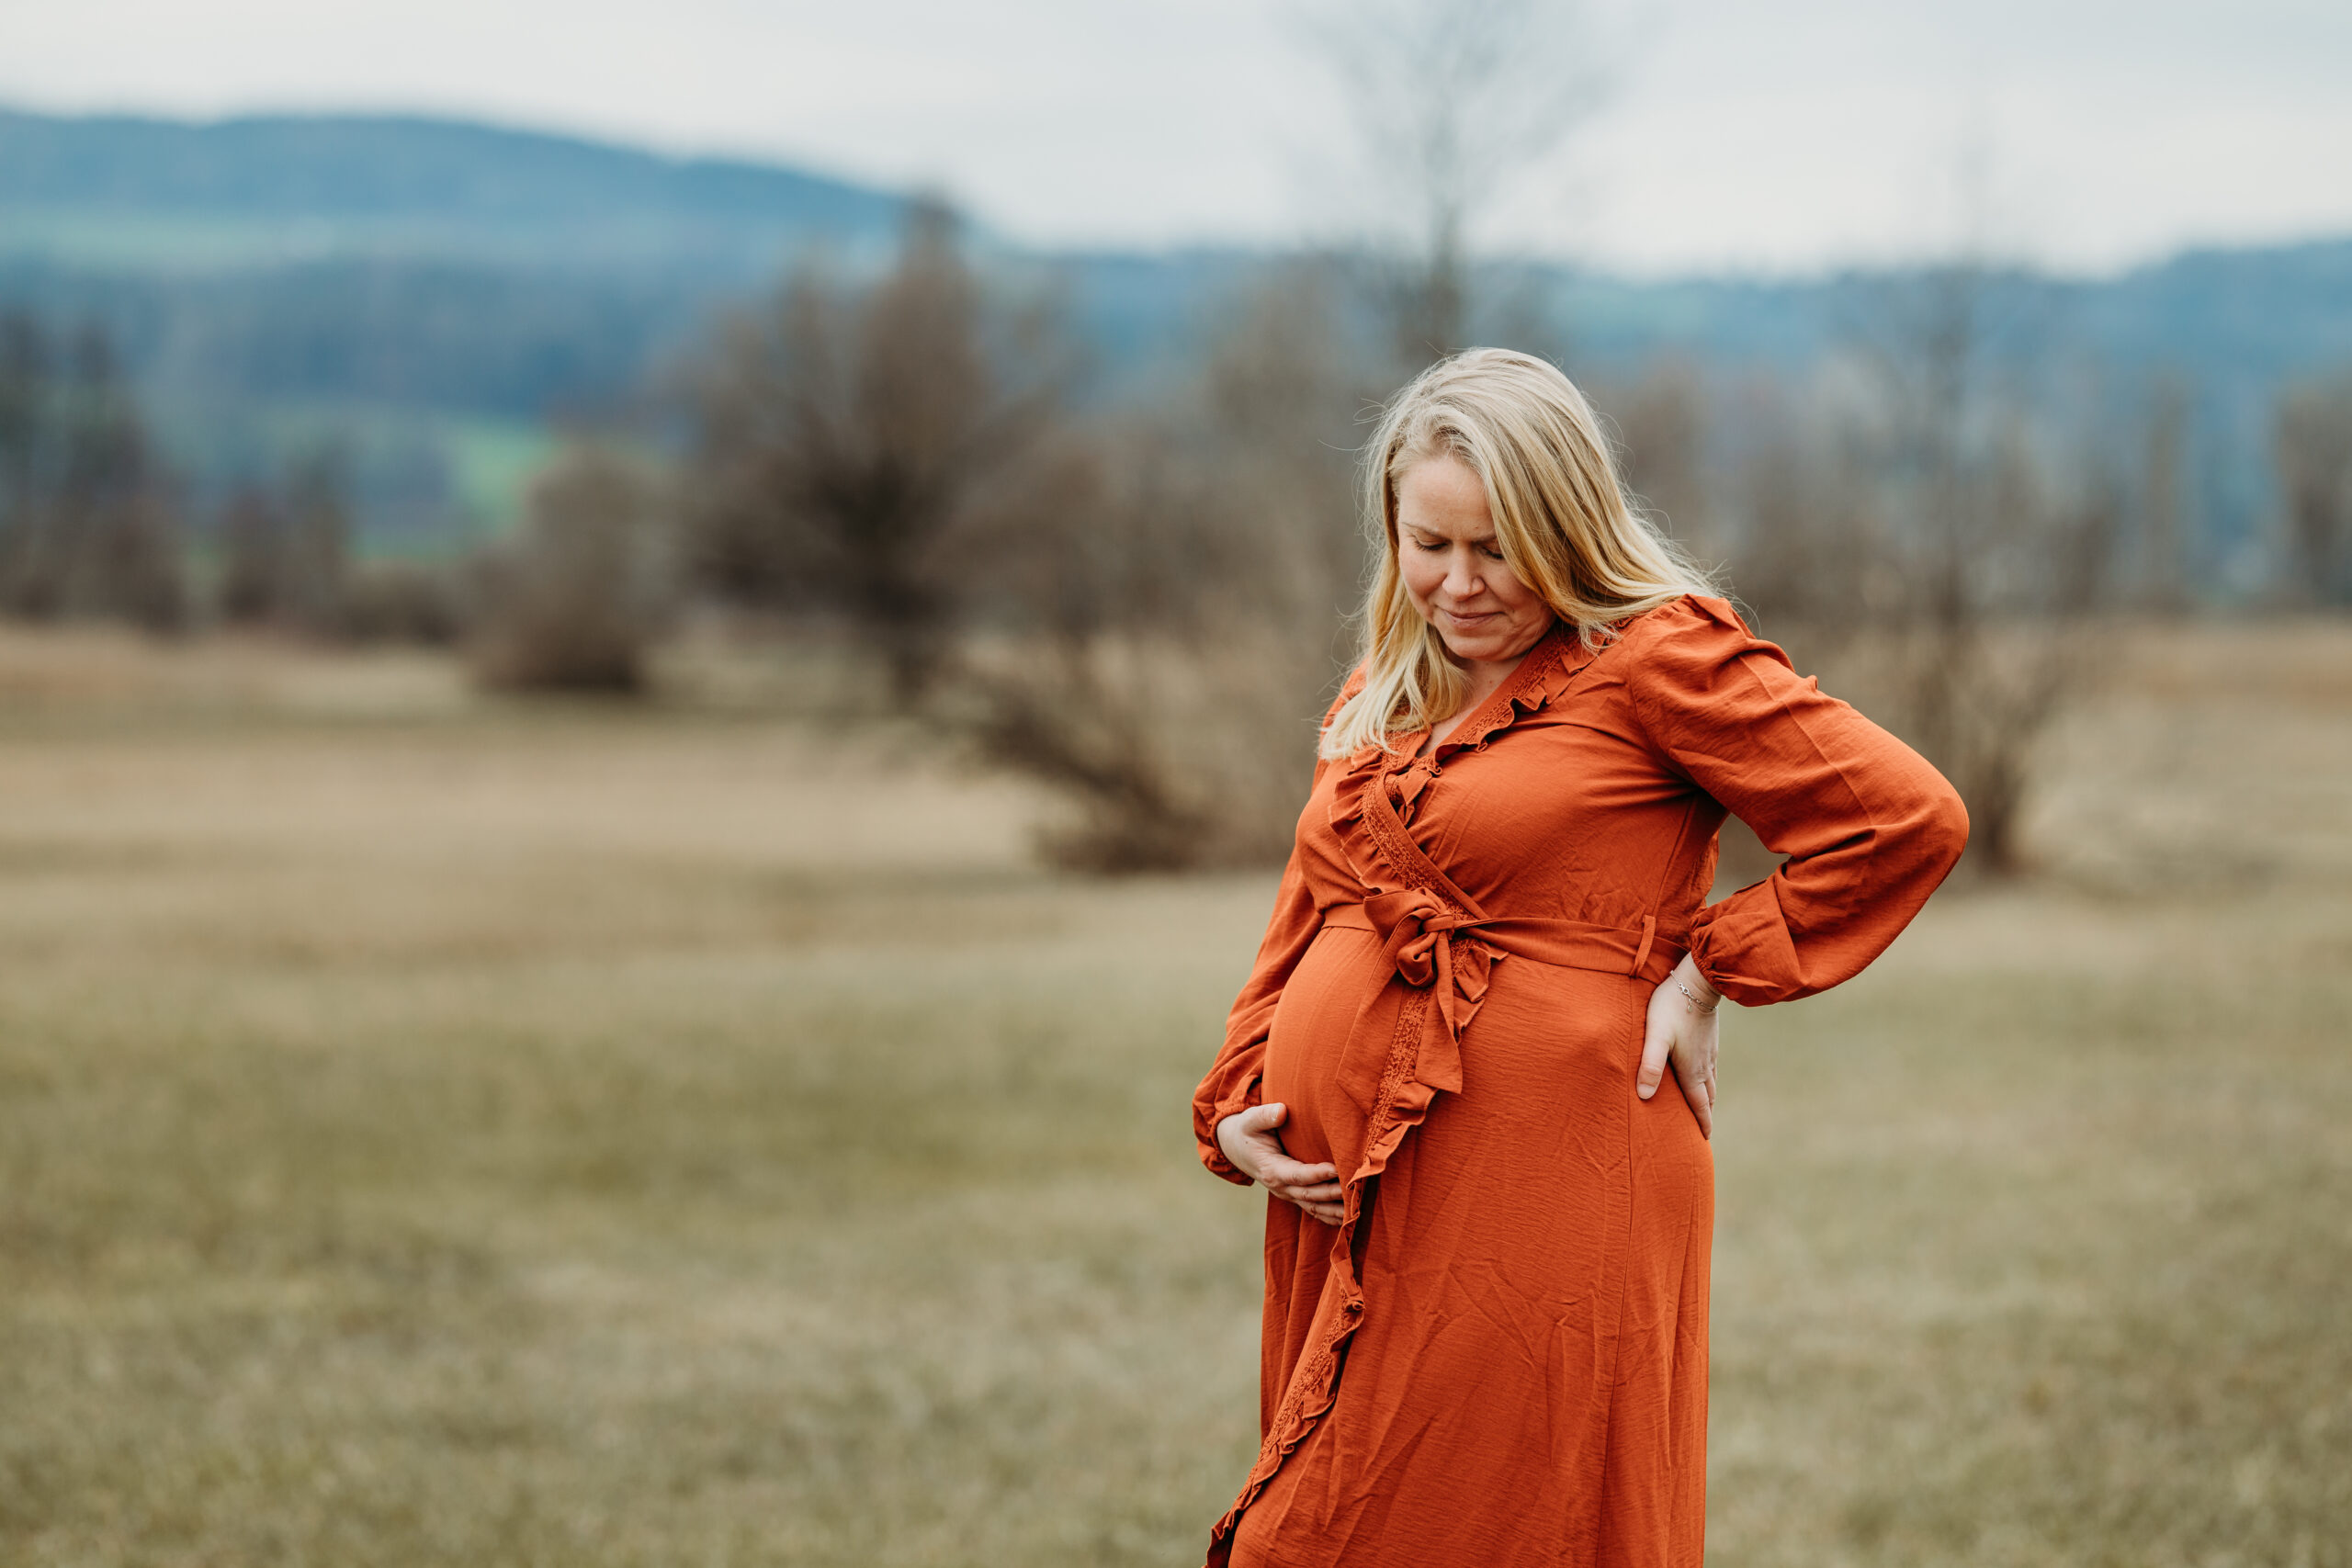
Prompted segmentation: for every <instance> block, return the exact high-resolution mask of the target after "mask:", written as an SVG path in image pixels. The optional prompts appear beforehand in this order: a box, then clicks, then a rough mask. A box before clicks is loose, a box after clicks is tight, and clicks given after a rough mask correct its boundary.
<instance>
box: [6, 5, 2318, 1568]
mask: <svg viewBox="0 0 2352 1568" xmlns="http://www.w3.org/2000/svg"><path fill="white" fill-rule="evenodd" d="M2347 149H2352V12H2346V11H2344V10H2343V9H2341V8H2340V7H2335V6H2320V5H2315V4H2309V3H2304V0H2249V3H2245V4H2240V5H2235V6H2229V7H2226V8H2224V7H2220V6H2208V5H2199V4H2187V3H2175V0H2165V3H2159V4H2140V5H2135V6H2118V5H2113V4H2109V3H2107V0H2055V3H2053V0H2044V3H2042V4H2038V5H2034V6H2024V5H2018V4H2009V3H2006V0H1995V3H1990V4H1981V5H1977V6H1967V7H1959V6H1932V5H1922V4H1912V5H1883V4H1882V5H1869V6H1865V5H1860V4H1854V3H1849V0H1788V3H1786V4H1783V5H1781V6H1775V7H1771V8H1769V9H1765V8H1757V7H1750V6H1736V5H1732V4H1728V3H1725V0H1641V3H1634V0H1583V3H1571V0H1486V3H1484V4H1471V3H1466V0H1360V3H1357V4H1346V5H1343V4H1336V3H1330V4H1327V3H1323V0H1194V3H1191V4H1186V5H1182V6H1179V5H1174V4H1166V3H1138V4H1134V5H1128V6H1117V7H1111V6H1086V5H1078V4H1072V3H1070V0H1021V3H1018V4H1010V5H1005V6H993V7H985V8H974V7H968V6H947V5H944V4H938V3H935V0H888V3H886V4H876V5H869V6H861V7H839V6H828V7H820V6H804V5H799V4H766V5H754V4H745V3H743V0H673V4H671V5H667V6H661V7H654V6H644V5H638V4H623V3H612V0H607V3H600V4H584V5H581V4H575V5H572V6H552V5H548V4H540V3H536V0H500V3H495V4H487V5H486V4H481V3H479V0H476V3H472V4H468V5H462V6H461V5H457V4H452V3H449V0H413V3H410V4H406V5H402V6H389V5H381V4H377V3H375V0H363V3H357V4H349V5H344V6H334V7H317V6H289V5H287V4H283V3H282V0H219V3H217V4H214V5H212V6H205V7H200V8H199V7H188V6H178V5H170V4H164V3H163V0H90V3H87V4H84V5H81V6H71V7H65V6H39V7H36V6H25V5H6V6H0V1560H6V1561H7V1562H27V1563H57V1564H65V1563H73V1564H85V1563H87V1564H101V1563H103V1564H114V1563H210V1562H223V1563H226V1562H236V1563H246V1562H303V1563H312V1562H332V1563H387V1564H390V1563H400V1564H416V1563H437V1562H447V1563H467V1564H478V1563H487V1562H562V1563H567V1564H571V1563H582V1564H584V1563H663V1564H667V1563H676V1562H711V1563H720V1562H729V1563H734V1562H740V1563H768V1562H775V1563H792V1564H803V1563H806V1564H836V1563H838V1564H909V1565H913V1564H947V1563H972V1562H1015V1561H1018V1562H1032V1563H1062V1562H1068V1563H1170V1564H1174V1563H1182V1562H1190V1561H1193V1560H1194V1558H1195V1557H1196V1555H1197V1553H1198V1552H1199V1551H1201V1550H1202V1548H1203V1546H1204V1541H1205V1535H1206V1529H1207V1526H1208V1523H1209V1521H1210V1520H1211V1519H1213V1518H1214V1517H1216V1515H1217V1514H1218V1513H1220V1512H1221V1511H1222V1510H1223V1508H1224V1507H1225V1506H1226V1505H1227V1502H1228V1501H1229V1500H1230V1496H1231V1495H1232V1493H1233V1491H1234V1489H1235V1488H1236V1487H1237V1486H1238V1482H1239V1479H1240V1477H1241V1475H1242V1473H1243V1472H1244V1471H1245V1470H1246V1468H1247V1465H1248V1463H1249V1461H1250V1457H1251V1455H1252V1454H1253V1453H1254V1451H1255V1448H1256V1430H1255V1403H1254V1393H1255V1388H1256V1382H1255V1375H1256V1345H1257V1335H1256V1323H1257V1297H1258V1290H1259V1272H1258V1251H1257V1244H1258V1203H1257V1201H1254V1200H1252V1199H1251V1198H1250V1196H1249V1195H1247V1194H1245V1193H1241V1192H1238V1191H1236V1190H1232V1189H1229V1188H1226V1187H1224V1186H1222V1185H1220V1184H1219V1183H1216V1182H1215V1181H1213V1180H1210V1179H1207V1178H1206V1177H1204V1175H1203V1174H1202V1173H1201V1172H1200V1170H1199V1169H1198V1168H1197V1166H1196V1165H1195V1164H1194V1161H1193V1152H1192V1149H1191V1146H1190V1141H1189V1135H1188V1133H1187V1130H1186V1117H1187V1112H1186V1101H1187V1099H1188V1096H1189V1090H1190V1088H1191V1086H1192V1084H1193V1081H1194V1079H1195V1078H1196V1077H1198V1075H1199V1074H1200V1072H1201V1071H1202V1070H1203V1069H1204V1067H1205V1066H1206V1064H1207V1062H1208V1060H1209V1058H1210V1056H1211V1055H1212V1054H1213V1052H1214V1050H1215V1049H1216V1043H1217V1041H1218V1039H1219V1037H1220V1033H1221V1023H1222V1019H1223V1014H1224V1010H1225V1008H1226V1006H1227V1003H1228V1002H1229V1000H1230V998H1231V996H1232V994H1233V992H1234V990H1235V989H1236V987H1238V984H1239V982H1240V980H1241V979H1242V977H1243V976H1244V975H1245V973H1246V970H1247V967H1248V964H1249V962H1250V957H1251V954H1252V953H1253V951H1254V947H1255V944H1256V941H1257V937H1258V934H1259V931H1260V929H1261V924H1262V921H1263V919H1264V917H1265V913H1266V910H1267V908H1268V907H1269V903H1270V899H1271V896H1272V880H1273V874H1274V872H1275V870H1276V869H1277V868H1278V867H1279V864H1280V862H1281V859H1282V857H1283V853H1284V852H1285V851H1286V848H1287V845H1288V841H1289V835H1290V830H1291V825H1292V821H1293V819H1294V818H1295V812H1296V810H1297V805H1298V802H1299V800H1300V799H1301V798H1303V795H1304V791H1305V787H1306V775H1307V771H1308V768H1309V765H1310V762H1311V756H1312V750H1313V738H1314V725H1315V720H1316V717H1317V716H1318V715H1319V714H1320V713H1321V711H1322V710H1323V707H1324V705H1326V703H1328V701H1329V696H1330V694H1332V693H1333V691H1334V690H1335V689H1336V685H1337V682H1338V680H1339V678H1340V675H1341V673H1342V672H1343V671H1344V669H1345V667H1346V665H1347V663H1348V662H1349V660H1351V646H1352V645H1351V630H1350V628H1349V626H1348V625H1347V624H1346V617H1347V616H1348V615H1349V613H1350V611H1351V608H1352V607H1353V605H1354V604H1355V602H1356V601H1357V599H1358V597H1359V595H1360V593H1361V589H1362V584H1363V579H1364V573H1365V566H1366V560H1367V556H1366V546H1365V544H1364V540H1363V535H1362V533H1361V530H1360V527H1359V525H1358V521H1357V517H1356V513H1355V506H1354V497H1353V494H1352V491H1351V482H1352V465H1353V462H1354V455H1355V449H1356V447H1357V446H1358V445H1359V444H1360V443H1361V442H1362V440H1363V438H1364V436H1365V434H1367V433H1368V429H1369V425H1368V423H1367V414H1368V412H1370V411H1372V410H1374V409H1375V408H1376V406H1377V404H1378V401H1379V400H1381V399H1382V398H1383V397H1385V396H1386V395H1387V394H1388V393H1389V392H1390V391H1392V390H1393V389H1395V388H1396V387H1397V386H1398V385H1400V384H1401V383H1402V382H1403V381H1404V380H1405V379H1406V378H1408V377H1410V376H1411V375H1412V374H1413V373H1414V372H1415V371H1417V370H1418V369H1419V368H1420V367H1423V366H1424V365H1426V364H1428V363H1429V362H1430V360H1431V359H1432V358H1433V357H1435V356H1437V355H1441V354H1442V353H1444V352H1447V351H1450V350H1452V349H1455V348H1459V347H1463V346H1466V345H1470V344H1505V345H1509V346H1513V347H1518V348H1521V349H1525V350H1528V351H1531V352H1534V353H1538V354H1541V355H1545V356H1547V357H1550V358H1552V359H1554V360H1555V361H1556V362H1557V363H1559V364H1560V365H1561V366H1562V367H1564V368H1566V370H1567V371H1568V373H1569V374H1570V375H1571V376H1572V377H1574V378H1576V379H1577V381H1578V382H1579V383H1580V384H1581V385H1583V386H1584V387H1585V388H1586V389H1588V390H1589V392H1590V394H1591V395H1592V396H1593V398H1594V400H1596V402H1597V403H1598V404H1599V406H1600V408H1601V409H1602V411H1603V412H1604V413H1605V414H1606V415H1607V417H1608V420H1609V422H1610V423H1611V429H1612V432H1613V434H1615V436H1616V438H1617V439H1618V441H1619V443H1620V446H1621V453H1622V457H1623V461H1624V464H1625V468H1626V472H1627V475H1628V478H1629V482H1630V484H1631V486H1632V488H1633V489H1634V491H1637V492H1638V495H1639V497H1640V499H1641V502H1642V503H1643V504H1644V505H1645V507H1646V508H1647V509H1648V510H1649V511H1650V512H1651V513H1653V514H1654V515H1656V516H1657V517H1658V518H1659V519H1660V520H1661V521H1662V522H1663V523H1664V525H1666V526H1667V527H1668V529H1669V531H1670V532H1671V533H1672V534H1673V535H1674V536H1676V537H1677V538H1679V539H1680V540H1681V541H1683V542H1684V543H1685V544H1686V545H1687V546H1688V547H1690V548H1691V550H1693V551H1694V552H1695V553H1696V554H1697V555H1698V556H1699V557H1700V558H1702V559H1703V560H1705V561H1706V562H1708V563H1709V564H1710V565H1712V566H1713V567H1715V568H1717V569H1719V570H1721V572H1722V574H1723V578H1722V580H1723V581H1724V584H1725V591H1726V592H1728V593H1730V594H1731V595H1732V596H1733V597H1734V598H1735V599H1736V602H1737V603H1738V604H1740V605H1741V607H1742V608H1743V610H1744V612H1745V613H1747V615H1748V616H1749V618H1750V620H1751V622H1752V623H1753V624H1755V625H1756V626H1758V629H1759V630H1760V631H1761V632H1762V634H1763V635H1765V636H1767V637H1772V638H1773V639H1775V640H1777V641H1779V642H1781V644H1782V645H1783V646H1785V647H1786V648H1787V649H1789V650H1790V652H1791V654H1792V657H1793V658H1794V659H1795V660H1796V661H1797V663H1798V667H1799V668H1800V669H1801V670H1804V671H1808V672H1812V673H1817V674H1818V675H1820V677H1821V678H1822V680H1823V682H1824V683H1825V684H1826V686H1827V687H1828V688H1829V689H1830V690H1832V691H1834V692H1837V693H1838V694H1841V695H1845V696H1847V697H1849V699H1850V700H1852V701H1854V702H1855V703H1856V704H1857V705H1860V707H1861V708H1862V709H1863V710H1864V711H1865V712H1867V713H1869V714H1870V715H1871V716H1873V717H1874V718H1876V719H1878V720H1879V721H1880V722H1881V723H1883V724H1885V725H1887V726H1888V727H1889V728H1893V729H1894V730H1895V731H1897V732H1898V733H1899V734H1901V735H1903V736H1904V737H1905V739H1908V740H1909V741H1910V742H1911V743H1912V744H1914V745H1915V746H1917V747H1918V748H1919V749H1920V750H1922V751H1924V752H1925V753H1927V754H1928V756H1929V757H1930V758H1931V759H1932V760H1933V761H1936V763H1937V764H1938V765H1939V767H1941V768H1942V769H1943V770H1944V772H1945V773H1947V774H1948V775H1949V776H1951V779H1952V780H1953V781H1954V783H1955V784H1957V785H1958V786H1959V787H1960V788H1961V790H1962V794H1963V795H1965V797H1966V799H1967V802H1968V806H1969V809H1970V812H1971V816H1972V819H1973V826H1974V836H1973V841H1972V844H1971V848H1970V852H1969V856H1968V859H1967V861H1966V863H1964V864H1963V867H1962V872H1961V873H1960V874H1959V875H1958V876H1957V877H1956V878H1955V879H1954V881H1953V882H1952V883H1951V885H1950V886H1948V888H1947V889H1946V891H1945V892H1943V893H1942V894H1940V895H1939V897H1938V898H1937V900H1936V901H1935V902H1934V903H1933V904H1932V905H1931V906H1930V908H1928V911H1927V912H1926V914H1925V915H1923V916H1922V918H1921V919H1920V920H1919V921H1918V923H1917V925H1916V926H1915V927H1914V928H1913V930H1912V931H1911V932H1910V933H1909V934H1907V935H1906V936H1905V939H1904V940H1903V941H1902V942H1899V943H1898V944H1897V945H1896V947H1895V948H1894V950H1893V951H1892V952H1891V953H1889V954H1888V955H1887V957H1886V958H1885V959H1883V961H1882V962H1881V963H1880V964H1878V965H1876V966H1875V967H1874V968H1873V969H1872V970H1871V972H1870V973H1869V974H1867V975H1865V976H1862V977H1861V978H1860V979H1858V980H1856V981H1855V982H1853V983H1851V984H1849V985H1848V986H1846V987H1842V988H1840V989H1839V990H1838V991H1837V992H1835V993H1832V994H1830V995H1828V996H1826V997H1822V998H1815V999H1812V1000H1808V1001H1805V1002H1803V1003H1799V1004H1793V1005H1791V1006H1787V1007H1782V1008H1776V1009H1770V1010H1759V1011H1757V1012H1752V1013H1743V1014H1740V1015H1738V1016H1736V1017H1733V1018H1730V1019H1729V1020H1727V1023H1726V1028H1725V1031H1724V1032H1725V1037H1726V1062H1725V1066H1724V1095H1725V1103H1724V1110H1723V1111H1722V1114H1721V1117H1720V1130H1721V1131H1722V1132H1723V1133H1724V1137H1722V1138H1720V1139H1718V1140H1716V1150H1717V1157H1718V1160H1719V1164H1720V1190H1721V1211H1720V1216H1719V1223H1718V1231H1717V1237H1716V1249H1715V1280H1716V1287H1715V1303H1714V1319H1713V1326H1714V1368H1713V1416H1712V1434H1713V1457H1712V1463H1713V1476H1712V1480H1711V1499H1710V1500H1711V1525H1710V1529H1711V1535H1710V1544H1711V1547H1712V1549H1713V1558H1714V1560H1715V1561H1717V1562H1723V1563H1727V1564H1782V1563H1785V1564H1800V1563H1801V1564H1806V1565H1808V1568H1817V1565H1819V1564H1824V1563H1857V1564H1860V1563H1870V1564H1880V1563H1977V1562H1984V1563H1996V1562H1997V1563H2002V1564H2041V1563H2052V1564H2055V1563H2109V1562H2114V1563H2125V1562H2128V1563H2133V1564H2175V1563H2177V1564H2192V1563H2194V1564H2220V1563H2244V1564H2254V1563H2279V1564H2299V1565H2324V1564H2339V1565H2340V1564H2346V1563H2352V1328H2347V1326H2346V1315H2345V1313H2344V1310H2343V1304H2342V1303H2343V1300H2344V1297H2345V1293H2346V1288H2347V1286H2352V1220H2347V1215H2352V1133H2347V1132H2346V1127H2345V1123H2346V1115H2347V1113H2352V1055H2348V1054H2347V1045H2348V1044H2352V1041H2347V1030H2346V1023H2345V1018H2346V1009H2347V1004H2352V896H2347V893H2346V877H2347V874H2352V615H2347V614H2346V609H2347V606H2352V157H2347V156H2346V150H2347ZM1771 864H1772V860H1771V857H1770V854H1769V853H1768V852H1766V851H1765V849H1764V847H1763V846H1762V845H1760V844H1758V843H1757V842H1756V841H1755V840H1754V839H1753V838H1752V836H1749V835H1747V834H1746V833H1745V831H1744V830H1743V829H1736V827H1734V828H1730V829H1727V830H1726V833H1725V836H1724V865H1723V875H1722V879H1721V883H1720V889H1719V890H1721V891H1728V890H1729V889H1730V888H1733V887H1736V886H1741V885H1743V884H1745V883H1747V882H1748V881H1752V880H1754V879H1755V878H1757V877H1758V876H1761V875H1763V874H1767V873H1768V872H1769V871H1770V867H1771Z"/></svg>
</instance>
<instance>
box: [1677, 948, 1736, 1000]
mask: <svg viewBox="0 0 2352 1568" xmlns="http://www.w3.org/2000/svg"><path fill="white" fill-rule="evenodd" d="M1667 983H1668V985H1671V986H1672V987H1674V988H1675V989H1676V990H1678V991H1679V992H1681V993H1682V998H1683V1000H1684V1001H1686V1002H1688V1003H1689V1004H1690V1006H1691V1010H1692V1011H1693V1012H1697V1013H1701V1014H1709V1013H1713V1011H1714V1010H1716V1009H1717V1008H1719V1007H1721V1006H1723V1001H1724V994H1723V993H1722V992H1721V991H1718V990H1717V989H1715V987H1713V986H1712V985H1710V984H1708V982H1707V977H1706V976H1704V975H1702V974H1701V973H1699V966H1698V965H1697V964H1693V963H1692V962H1691V958H1690V955H1689V954H1688V953H1685V954H1684V955H1683V959H1682V962H1681V963H1679V964H1676V965H1675V966H1674V973H1673V974H1671V975H1669V976H1667Z"/></svg>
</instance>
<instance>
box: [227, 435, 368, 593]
mask: <svg viewBox="0 0 2352 1568" xmlns="http://www.w3.org/2000/svg"><path fill="white" fill-rule="evenodd" d="M343 474H344V461H343V457H342V455H341V453H340V452H339V451H337V450H336V449H335V448H334V447H332V446H328V447H322V448H320V449H318V450H316V451H313V452H311V453H310V454H309V455H307V456H305V457H302V458H301V459H300V460H299V461H298V462H297V463H296V464H295V465H294V467H293V469H292V471H291V472H290V473H289V474H288V477H287V479H286V480H285V482H284V483H283V484H282V485H278V486H274V487H273V486H267V485H260V484H247V485H243V486H240V487H239V488H238V489H237V490H236V491H232V493H231V494H230V496H229V498H228V499H227V500H226V501H225V502H223V503H222V505H221V510H220V518H219V521H218V523H217V524H216V525H215V537H216V539H217V542H218V544H219V547H220V581H219V583H218V585H217V587H216V588H215V591H214V600H215V604H216V606H217V608H218V609H219V612H220V616H221V618H222V619H224V620H227V621H230V622H232V623H240V624H244V625H251V626H274V627H277V628H278V629H280V630H286V631H300V632H307V633H310V634H311V635H313V636H317V637H330V636H335V635H339V634H341V633H342V632H344V631H345V629H347V628H346V626H345V621H346V610H347V599H348V596H349V587H350V577H351V522H350V508H349V506H348V504H347V503H346V502H345V499H344V495H345V484H344V478H343Z"/></svg>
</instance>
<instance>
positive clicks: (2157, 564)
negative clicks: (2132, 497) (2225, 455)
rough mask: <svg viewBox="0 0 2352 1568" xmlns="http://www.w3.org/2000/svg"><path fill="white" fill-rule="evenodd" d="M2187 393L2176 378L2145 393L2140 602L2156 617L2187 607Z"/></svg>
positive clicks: (2167, 378)
mask: <svg viewBox="0 0 2352 1568" xmlns="http://www.w3.org/2000/svg"><path fill="white" fill-rule="evenodd" d="M2188 413H2189V393H2188V381H2187V380H2186V379H2185V378H2183V377H2181V376H2180V375H2179V374H2177V373H2174V374H2169V375H2163V376H2159V377H2157V378H2156V380H2155V384H2154V386H2153V387H2151V388H2150V389H2149V398H2148V429H2147V445H2146V449H2145V451H2144V453H2143V465H2142V473H2141V476H2140V511H2139V522H2140V538H2139V546H2140V550H2139V554H2140V561H2139V566H2140V584H2139V587H2140V599H2141V602H2142V603H2143V604H2145V605H2146V606H2147V607H2148V608H2149V609H2151V610H2154V611H2155V612H2157V613H2158V614H2160V615H2177V614H2178V613H2179V612H2180V611H2181V610H2182V609H2183V608H2185V607H2186V606H2187V604H2188V575H2187V570H2186V567H2187V563H2186V561H2185V560H2184V558H2183V557H2184V555H2185V553H2186V551H2187V547H2188V531H2189V530H2188V495H2187V493H2186V491H2187V485H2186V483H2185V480H2186V479H2187V469H2188Z"/></svg>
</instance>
